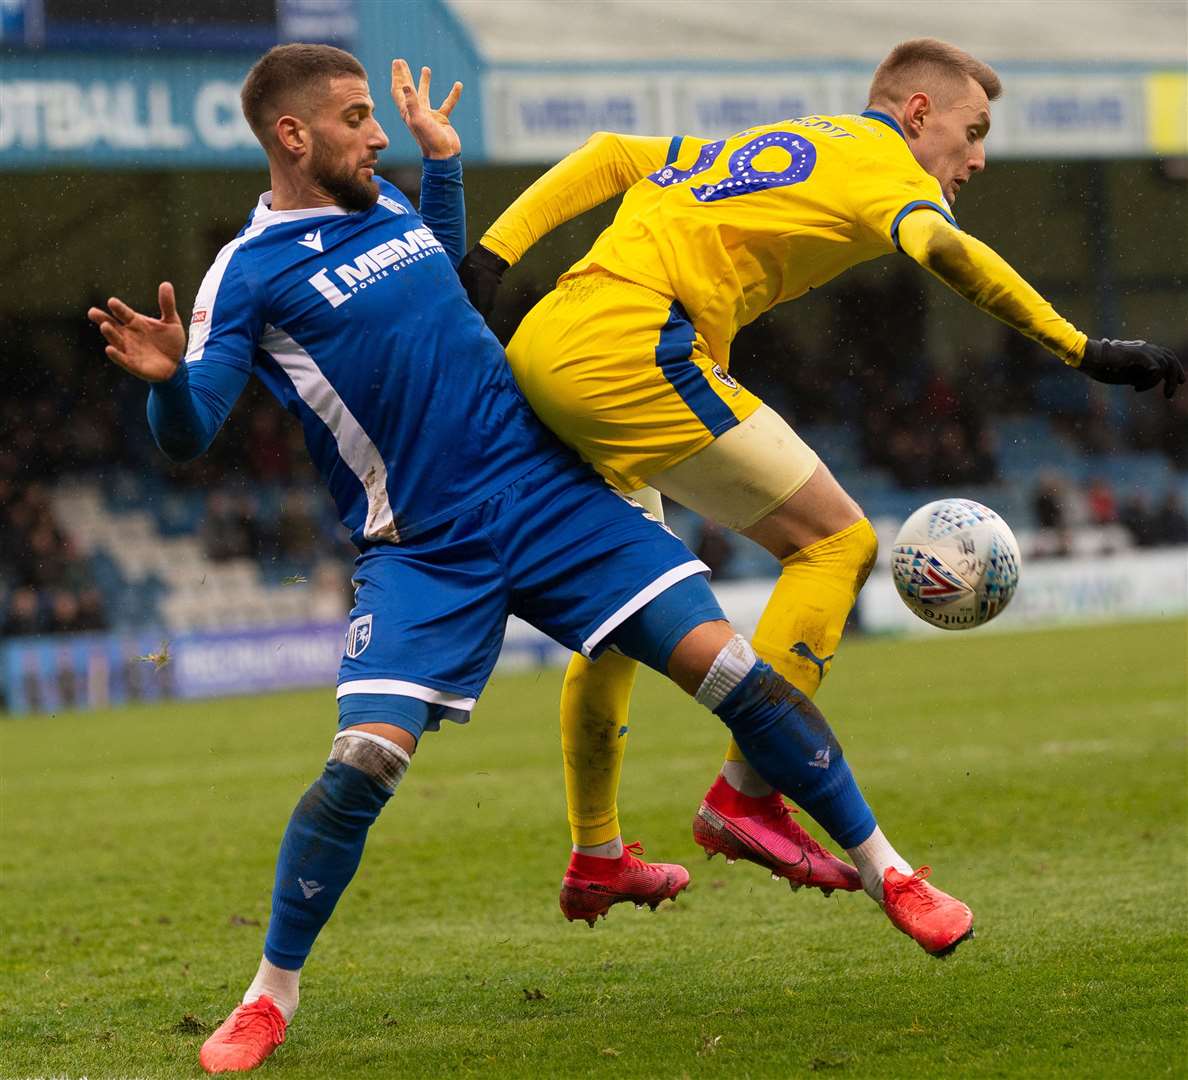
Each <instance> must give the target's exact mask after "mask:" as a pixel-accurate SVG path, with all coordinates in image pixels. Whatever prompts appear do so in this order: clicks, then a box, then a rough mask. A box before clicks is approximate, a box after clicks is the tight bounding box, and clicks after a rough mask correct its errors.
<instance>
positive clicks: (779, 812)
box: [771, 791, 836, 859]
mask: <svg viewBox="0 0 1188 1080" xmlns="http://www.w3.org/2000/svg"><path fill="white" fill-rule="evenodd" d="M771 799H772V802H771V816H772V818H773V820H775V821H776V822H779V823H783V821H784V819H785V818H791V817H792V815H793V814H799V813H800V807H799V806H793V805H792V804H791V803H788V802H785V801H784V796H783V795H781V794H780V793H779V792H778V791H773V792H772V793H771ZM796 831H797V833H798V836H797V842H798V843H799V844H800V847H801V849H802V850H803V851H807V852H808V853H809V854H810V855H816V856H817V857H818V858H821V859H832V858H835V857H836V856H835V855H834V854H833V852H832V851H829V850H828V849H826V848H823V847H822V846H821V845H820V844H818V843H817V841H816V840H814V839H813V837H812V835H811V834H810V833H808V832H806V831H805V830H804V829H802V828H801V827H800V825H799V823H796Z"/></svg>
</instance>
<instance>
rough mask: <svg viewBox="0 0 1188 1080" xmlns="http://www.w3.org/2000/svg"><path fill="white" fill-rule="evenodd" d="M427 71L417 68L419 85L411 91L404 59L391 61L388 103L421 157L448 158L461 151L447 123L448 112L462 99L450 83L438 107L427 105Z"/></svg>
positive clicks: (460, 92) (460, 89) (460, 143)
mask: <svg viewBox="0 0 1188 1080" xmlns="http://www.w3.org/2000/svg"><path fill="white" fill-rule="evenodd" d="M430 75H431V72H430V71H429V69H428V68H427V67H423V68H421V81H420V84H419V85H418V86H417V87H416V89H414V88H413V81H412V72H411V71H409V68H408V63H407V61H405V60H393V61H392V101H393V102H395V104H396V108H397V109H399V110H400V119H401V120H403V121H404V124H405V127H407V128H408V130H409V133H410V134H411V135H412V137H413V138H414V139H416V141H417V146H419V147H420V148H421V155H422V156H423V157H427V158H438V159H441V158H448V157H453V156H454V155H455V154H458V153H461V151H462V140H461V139H459V138H458V133H457V132H456V131H455V130H454V128H453V126H452V125H451V124H450V113H451V112H453V110H454V106H455V105H457V104H458V98H460V97H461V96H462V84H461V83H460V82H456V83H454V85H453V86H452V87H451V88H450V92H449V93H448V94H446V97H445V100H444V101H443V102H442V103H441V105H440V106H439V107H438V108H436V109H435V108H433V107H432V106H431V105H430V104H429V79H430Z"/></svg>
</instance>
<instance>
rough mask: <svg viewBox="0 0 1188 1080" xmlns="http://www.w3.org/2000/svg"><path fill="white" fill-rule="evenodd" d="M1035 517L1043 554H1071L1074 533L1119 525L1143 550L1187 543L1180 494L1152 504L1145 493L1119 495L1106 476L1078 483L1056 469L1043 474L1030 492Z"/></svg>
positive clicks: (1187, 529)
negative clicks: (1084, 528) (1086, 529)
mask: <svg viewBox="0 0 1188 1080" xmlns="http://www.w3.org/2000/svg"><path fill="white" fill-rule="evenodd" d="M1031 504H1032V512H1033V514H1034V517H1035V524H1036V527H1037V529H1038V530H1039V531H1040V534H1041V536H1040V540H1041V549H1040V554H1044V555H1055V556H1059V555H1067V554H1069V553H1070V552H1071V551H1072V533H1073V530H1074V529H1079V528H1083V527H1085V526H1092V527H1096V528H1105V527H1109V526H1120V527H1121V528H1122V529H1123V530H1125V533H1126V535H1127V538H1128V539H1129V541H1130V542H1131V543H1132V544H1133V545H1134V546H1135V547H1140V548H1151V547H1171V546H1175V545H1178V544H1188V512H1186V511H1185V507H1184V500H1183V499H1182V498H1181V496H1180V494H1179V492H1177V491H1175V490H1174V489H1169V490H1168V491H1166V492H1164V494H1163V495H1162V496H1161V497H1160V498H1158V499H1152V498H1151V497H1150V496H1149V495H1148V494H1147V493H1146V492H1145V491H1143V490H1141V489H1136V490H1131V491H1128V492H1127V493H1125V494H1124V495H1121V496H1120V495H1119V493H1118V491H1117V490H1116V489H1115V487H1114V486H1113V485H1112V484H1111V483H1110V482H1109V481H1108V480H1106V479H1104V478H1102V477H1095V478H1094V479H1092V480H1090V481H1089V482H1088V483H1087V484H1077V483H1075V482H1074V481H1072V480H1070V479H1069V478H1068V477H1067V476H1065V475H1064V474H1063V473H1061V472H1059V471H1058V470H1045V471H1044V472H1042V473H1041V474H1040V475H1039V477H1038V478H1037V482H1036V486H1035V490H1034V491H1033V492H1032V500H1031Z"/></svg>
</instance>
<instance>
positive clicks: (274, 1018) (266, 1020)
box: [227, 999, 285, 1046]
mask: <svg viewBox="0 0 1188 1080" xmlns="http://www.w3.org/2000/svg"><path fill="white" fill-rule="evenodd" d="M261 1030H263V1031H264V1032H265V1033H267V1034H268V1035H269V1036H270V1037H271V1038H272V1041H273V1042H274V1043H276V1044H277V1045H278V1046H279V1045H280V1044H281V1043H283V1042H284V1041H285V1022H284V1018H283V1017H282V1016H281V1015H280V1010H279V1009H277V1007H276V1006H275V1005H272V1004H271V1003H269V1002H267V1001H263V1000H260V999H257V1000H256V1001H253V1002H252V1003H251V1004H250V1005H241V1006H240V1007H239V1008H238V1009H236V1011H235V1020H234V1022H233V1023H232V1024H231V1029H230V1030H229V1031H228V1032H227V1040H228V1041H229V1042H230V1041H231V1040H232V1039H234V1038H235V1036H237V1035H249V1034H255V1033H256V1032H258V1031H261Z"/></svg>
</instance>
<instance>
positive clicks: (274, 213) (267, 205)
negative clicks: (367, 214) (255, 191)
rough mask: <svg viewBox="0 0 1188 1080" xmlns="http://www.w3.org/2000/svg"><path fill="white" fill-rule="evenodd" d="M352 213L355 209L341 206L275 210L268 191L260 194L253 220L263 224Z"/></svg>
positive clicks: (270, 193) (341, 215) (342, 215)
mask: <svg viewBox="0 0 1188 1080" xmlns="http://www.w3.org/2000/svg"><path fill="white" fill-rule="evenodd" d="M352 213H355V211H353V210H347V209H345V208H344V207H341V206H310V207H306V208H304V209H301V210H273V209H272V192H271V191H266V192H264V194H263V195H261V196H260V201H259V202H257V203H256V213H255V215H254V216H253V218H252V221H253V222H254V223H257V224H263V223H264V222H265V221H267V222H268V223H269V224H273V223H275V222H280V221H302V220H303V219H305V218H314V217H344V216H346V215H347V214H352Z"/></svg>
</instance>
